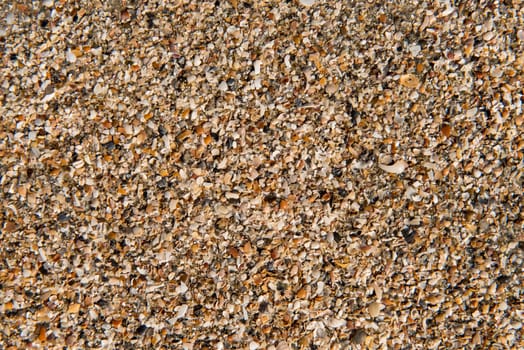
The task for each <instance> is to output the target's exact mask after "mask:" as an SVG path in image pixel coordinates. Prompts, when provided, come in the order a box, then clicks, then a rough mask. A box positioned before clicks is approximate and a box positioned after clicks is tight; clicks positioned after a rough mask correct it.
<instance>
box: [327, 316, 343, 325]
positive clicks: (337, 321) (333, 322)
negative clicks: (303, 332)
mask: <svg viewBox="0 0 524 350" xmlns="http://www.w3.org/2000/svg"><path fill="white" fill-rule="evenodd" d="M346 323H347V321H346V320H342V319H340V318H334V317H332V318H330V319H328V320H327V321H326V326H328V327H329V328H340V327H344V326H345V325H346Z"/></svg>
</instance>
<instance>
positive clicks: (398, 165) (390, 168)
mask: <svg viewBox="0 0 524 350" xmlns="http://www.w3.org/2000/svg"><path fill="white" fill-rule="evenodd" d="M378 166H379V168H380V169H382V170H384V171H385V172H388V173H391V174H402V173H403V172H404V171H405V170H406V169H407V167H408V163H406V162H405V161H404V160H399V161H396V162H395V163H394V164H392V165H385V164H379V165H378Z"/></svg>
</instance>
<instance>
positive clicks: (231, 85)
mask: <svg viewBox="0 0 524 350" xmlns="http://www.w3.org/2000/svg"><path fill="white" fill-rule="evenodd" d="M226 84H227V86H228V87H229V89H230V90H232V91H234V90H236V89H237V81H236V80H235V79H233V78H229V79H228V80H226Z"/></svg>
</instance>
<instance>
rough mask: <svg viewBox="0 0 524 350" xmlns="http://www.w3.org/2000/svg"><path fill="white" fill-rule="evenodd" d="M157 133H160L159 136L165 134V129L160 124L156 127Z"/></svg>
mask: <svg viewBox="0 0 524 350" xmlns="http://www.w3.org/2000/svg"><path fill="white" fill-rule="evenodd" d="M158 133H159V134H160V136H165V135H167V130H166V128H164V127H163V126H162V125H160V126H159V127H158Z"/></svg>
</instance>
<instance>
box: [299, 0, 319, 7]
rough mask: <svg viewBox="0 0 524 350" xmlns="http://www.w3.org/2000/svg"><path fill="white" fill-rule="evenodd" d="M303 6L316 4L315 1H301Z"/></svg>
mask: <svg viewBox="0 0 524 350" xmlns="http://www.w3.org/2000/svg"><path fill="white" fill-rule="evenodd" d="M299 2H300V4H301V5H304V6H311V5H313V4H314V3H315V0H299Z"/></svg>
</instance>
